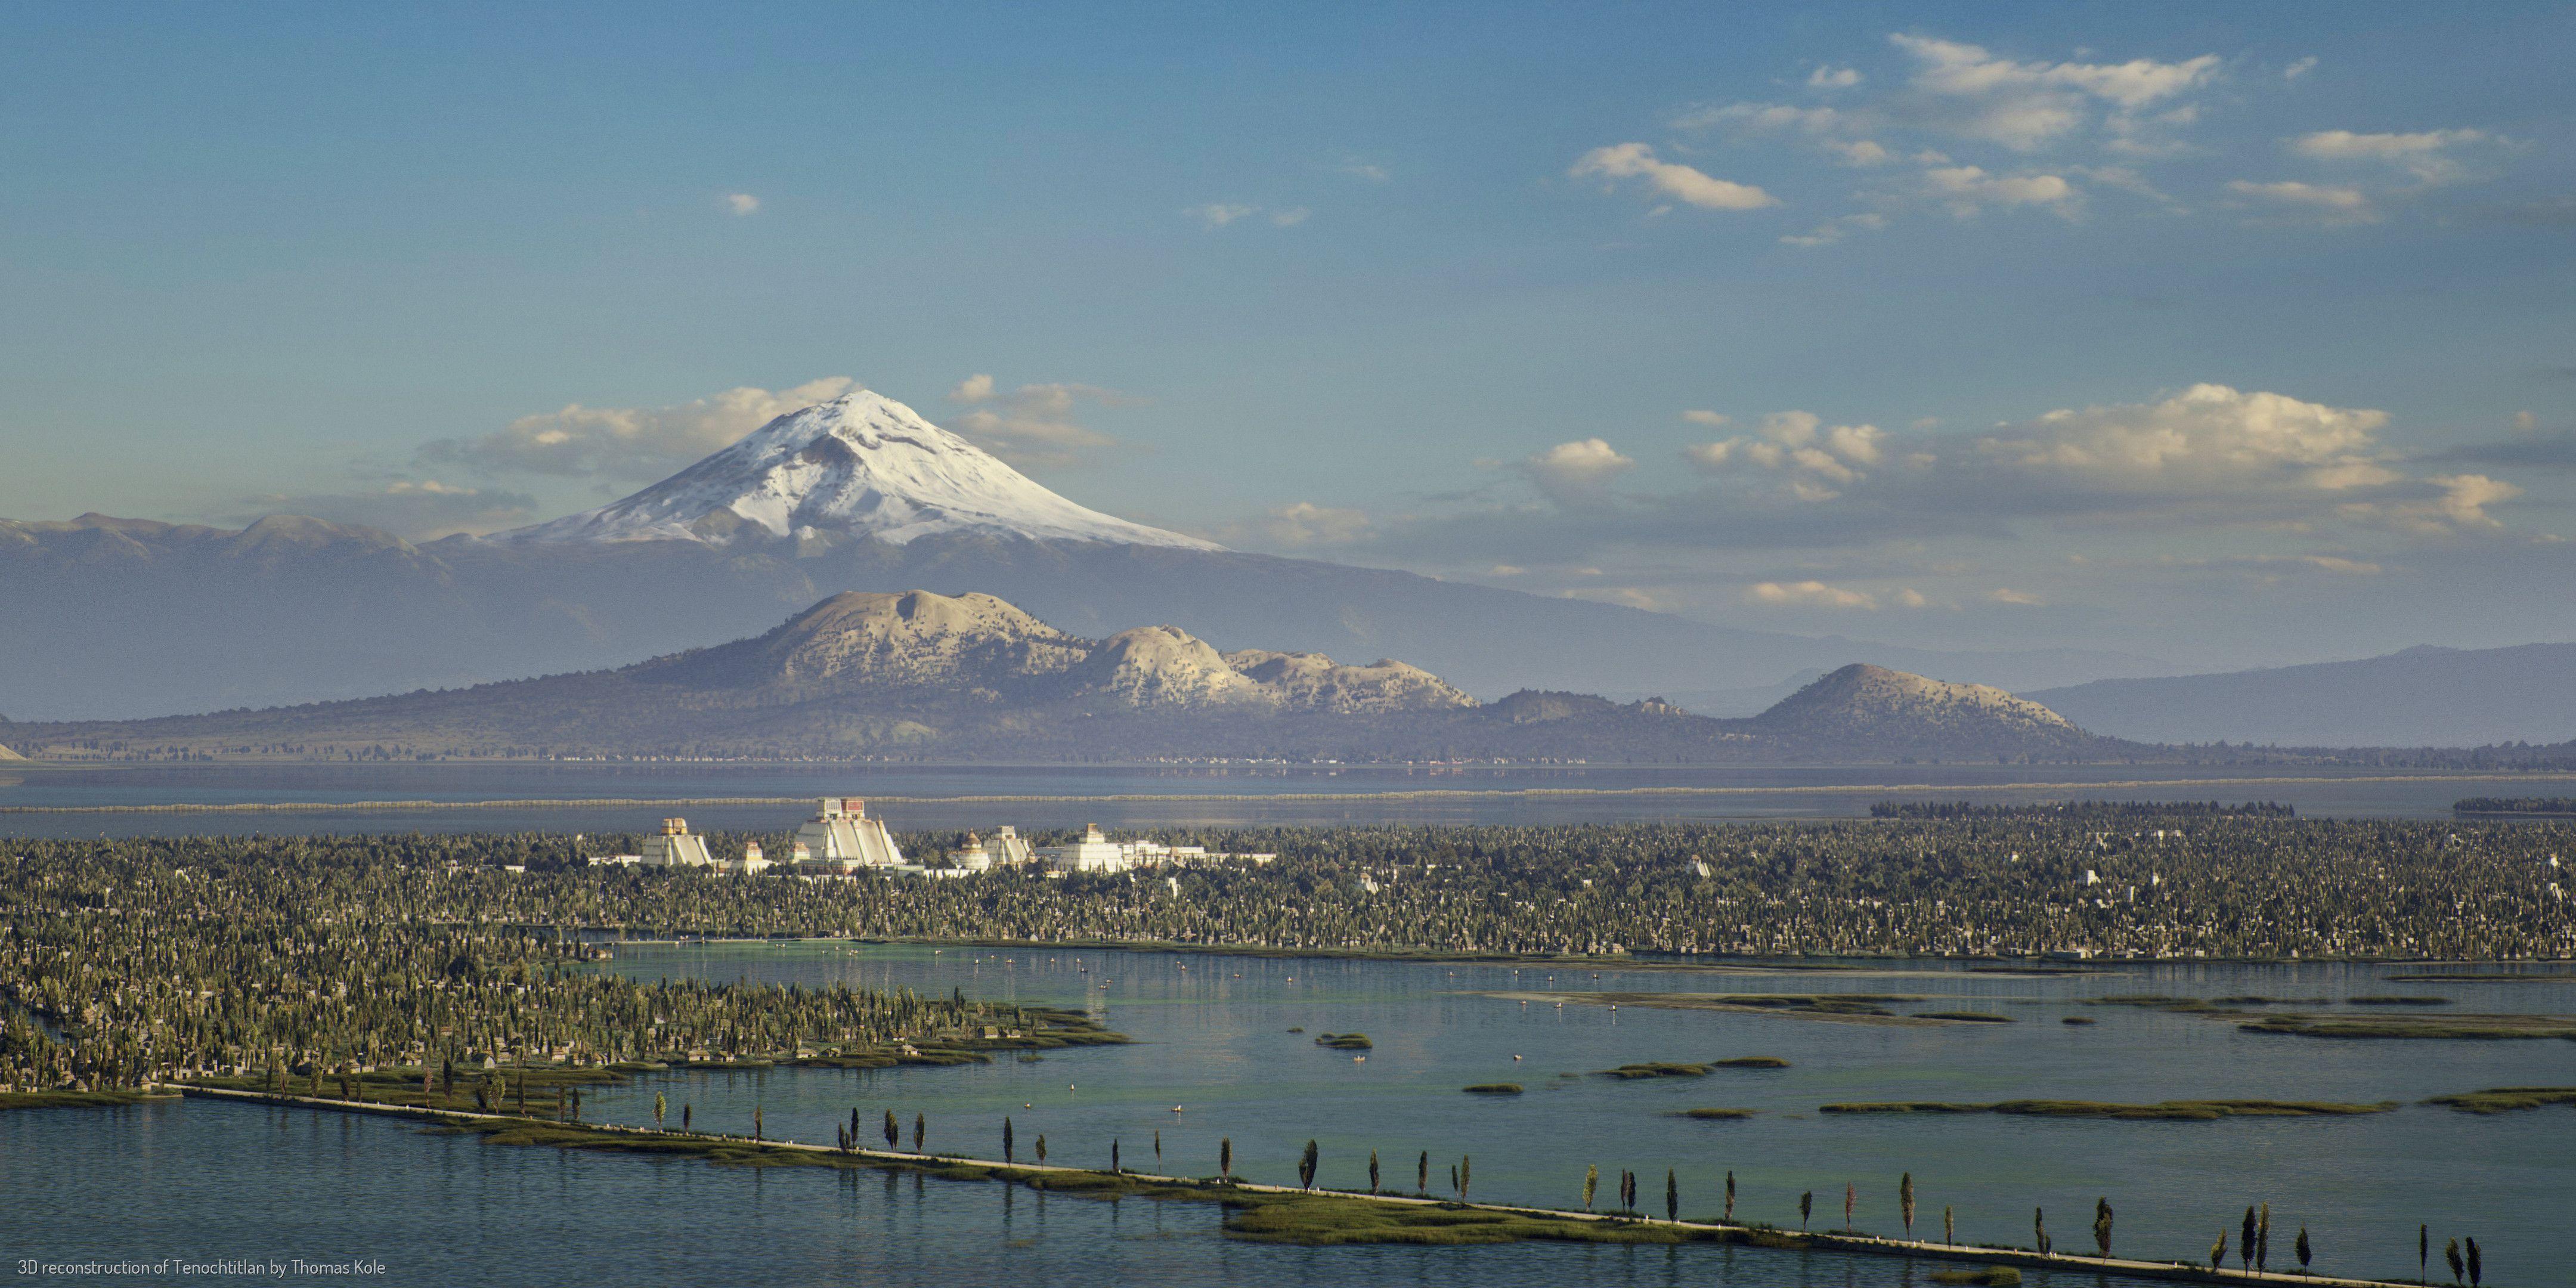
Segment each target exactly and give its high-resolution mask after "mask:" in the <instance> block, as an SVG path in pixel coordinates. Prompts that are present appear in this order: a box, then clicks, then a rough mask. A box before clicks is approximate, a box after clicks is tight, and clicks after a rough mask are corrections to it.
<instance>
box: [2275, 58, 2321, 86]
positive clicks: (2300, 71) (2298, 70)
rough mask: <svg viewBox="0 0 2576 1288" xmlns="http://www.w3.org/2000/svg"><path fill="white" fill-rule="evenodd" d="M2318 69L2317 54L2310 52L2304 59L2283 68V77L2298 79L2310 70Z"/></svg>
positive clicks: (2285, 78)
mask: <svg viewBox="0 0 2576 1288" xmlns="http://www.w3.org/2000/svg"><path fill="white" fill-rule="evenodd" d="M2316 69H2317V59H2316V55H2314V54H2310V55H2308V56H2307V57H2305V58H2302V59H2300V60H2299V61H2297V62H2295V63H2292V64H2290V65H2289V66H2287V67H2284V68H2282V69H2281V79H2283V80H2297V79H2298V78H2300V77H2302V76H2305V75H2307V74H2308V73H2309V72H2312V71H2315V70H2316Z"/></svg>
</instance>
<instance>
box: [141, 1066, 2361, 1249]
mask: <svg viewBox="0 0 2576 1288" xmlns="http://www.w3.org/2000/svg"><path fill="white" fill-rule="evenodd" d="M168 1085H169V1087H170V1088H171V1089H175V1090H176V1091H177V1092H178V1093H179V1094H180V1095H181V1096H183V1097H189V1098H196V1099H208V1100H219V1101H230V1102H234V1103H243V1104H261V1105H269V1106H274V1107H282V1108H290V1109H297V1108H300V1109H310V1110H313V1111H315V1112H320V1111H324V1110H331V1111H336V1112H340V1113H362V1114H373V1115H376V1116H379V1117H389V1118H400V1119H406V1120H410V1121H414V1122H425V1123H430V1124H434V1125H438V1126H443V1127H448V1128H452V1129H461V1130H469V1131H478V1132H481V1133H483V1134H484V1135H486V1136H487V1137H498V1136H500V1135H502V1134H504V1133H506V1132H509V1131H513V1130H533V1131H538V1132H543V1133H547V1134H550V1135H554V1136H556V1137H557V1139H553V1140H542V1139H541V1140H532V1141H527V1142H517V1143H530V1144H547V1145H552V1146H553V1147H555V1148H563V1149H579V1148H593V1149H606V1150H612V1151H617V1152H624V1153H635V1154H642V1155H661V1156H670V1155H675V1154H678V1155H688V1154H697V1155H699V1156H702V1157H707V1158H709V1160H710V1161H716V1162H724V1161H755V1160H727V1159H724V1158H721V1157H716V1156H715V1155H716V1152H717V1151H719V1150H731V1151H736V1152H740V1151H751V1152H753V1153H754V1154H755V1155H756V1154H758V1153H767V1152H778V1153H784V1154H787V1155H790V1156H792V1157H794V1159H795V1161H796V1162H799V1163H805V1164H807V1165H820V1166H845V1167H846V1166H856V1167H870V1168H878V1169H885V1170H895V1171H911V1172H916V1173H920V1174H923V1175H927V1176H930V1177H933V1178H936V1179H942V1180H952V1181H1000V1182H1002V1183H1004V1184H1021V1185H1029V1186H1031V1187H1032V1188H1035V1189H1040V1190H1055V1189H1062V1190H1064V1191H1065V1192H1066V1193H1068V1194H1070V1195H1072V1196H1075V1197H1084V1196H1092V1197H1106V1198H1111V1199H1116V1198H1121V1197H1129V1196H1134V1197H1146V1198H1155V1199H1163V1200H1180V1201H1196V1202H1206V1203H1221V1204H1227V1205H1228V1206H1245V1205H1241V1204H1235V1203H1232V1202H1230V1200H1233V1199H1237V1198H1244V1197H1257V1198H1265V1199H1270V1200H1274V1201H1290V1202H1304V1203H1335V1202H1339V1203H1349V1204H1363V1205H1371V1206H1373V1207H1376V1208H1377V1209H1379V1210H1381V1211H1395V1212H1404V1211H1411V1212H1421V1211H1424V1210H1443V1211H1450V1212H1475V1213H1484V1214H1490V1215H1493V1216H1495V1217H1499V1218H1516V1219H1520V1220H1523V1221H1533V1222H1544V1223H1554V1224H1558V1225H1562V1226H1564V1227H1566V1228H1567V1229H1569V1230H1582V1231H1599V1235H1598V1237H1597V1241H1601V1242H1652V1243H1682V1242H1706V1243H1718V1244H1730V1245H1736V1246H1748V1247H1764V1248H1772V1249H1777V1250H1781V1251H1826V1252H1841V1253H1849V1254H1855V1255H1861V1256H1876V1257H1897V1258H1904V1259H1907V1260H1918V1259H1919V1260H1927V1261H1936V1262H1948V1263H1958V1264H1984V1265H1990V1266H2012V1267H2015V1268H2023V1269H2041V1270H2056V1271H2063V1272H2069V1273H2081V1274H2091V1275H2097V1276H2098V1275H2105V1274H2116V1275H2123V1276H2127V1277H2129V1278H2134V1279H2152V1280H2163V1281H2167V1282H2178V1283H2200V1284H2230V1283H2234V1284H2285V1285H2286V1284H2305V1285H2311V1286H2313V1288H2388V1286H2389V1285H2392V1284H2398V1283H2405V1282H2408V1281H2405V1280H2396V1279H2365V1278H2354V1277H2344V1276H2336V1275H2328V1274H2294V1273H2291V1272H2288V1271H2268V1272H2265V1271H2255V1272H2246V1271H2235V1270H2217V1271H2213V1270H2211V1269H2209V1268H2208V1267H2206V1266H2202V1265H2198V1264H2194V1263H2187V1262H2180V1261H2142V1260H2135V1259H2130V1258H2120V1257H2108V1258H2106V1257H2095V1256H2083V1255H2080V1254H2075V1253H2063V1252H2050V1253H2042V1252H2036V1251H2032V1250H2030V1249H2025V1248H1999V1247H1982V1246H1976V1245H1969V1244H1944V1243H1934V1242H1930V1241H1927V1240H1914V1239H1902V1238H1886V1237H1882V1236H1878V1235H1868V1234H1859V1233H1841V1232H1835V1231H1821V1230H1820V1231H1801V1230H1784V1229H1778V1228H1774V1227H1770V1226H1757V1225H1739V1224H1732V1223H1727V1222H1721V1221H1705V1220H1702V1221H1657V1220H1654V1219H1652V1218H1650V1217H1639V1216H1634V1215H1629V1214H1623V1213H1604V1212H1575V1211H1566V1210H1562V1209H1556V1208H1542V1207H1531V1206H1526V1205H1521V1204H1509V1203H1480V1202H1472V1201H1467V1200H1457V1199H1436V1198H1430V1197H1427V1196H1415V1195H1403V1194H1363V1193H1359V1192H1356V1191H1350V1190H1332V1189H1312V1190H1310V1189H1300V1188H1298V1187H1295V1186H1287V1185H1267V1184H1261V1183H1258V1182H1252V1181H1233V1180H1225V1181H1219V1180H1211V1179H1207V1178H1191V1177H1178V1176H1163V1175H1157V1174H1153V1173H1147V1172H1137V1171H1119V1172H1114V1173H1113V1172H1105V1171H1100V1170H1098V1169H1094V1168H1081V1167H1064V1166H1050V1165H1046V1164H1032V1163H1018V1162H1003V1161H1000V1160H995V1159H980V1158H970V1157H965V1156H962V1155H951V1154H906V1153H900V1152H894V1151H887V1150H877V1149H864V1148H853V1149H847V1150H844V1149H840V1148H836V1147H832V1146H825V1145H813V1144H806V1143H804V1142H800V1141H794V1140H783V1139H782V1140H752V1139H749V1138H746V1137H740V1136H725V1135H715V1134H711V1133H704V1132H675V1131H669V1130H666V1129H647V1128H643V1127H628V1126H622V1125H614V1124H592V1123H563V1122H555V1121H550V1120H547V1119H542V1118H529V1117H524V1116H521V1115H514V1114H493V1113H474V1112H468V1111H460V1110H445V1109H426V1108H420V1107H416V1106H410V1105H389V1104H379V1103H375V1102H372V1101H352V1100H339V1099H335V1098H331V1097H320V1096H298V1095H292V1094H286V1095H279V1094H273V1093H269V1092H259V1091H237V1090H233V1089H231V1088H225V1087H208V1086H200V1085H197V1084H194V1083H174V1084H168ZM566 1137H569V1138H566ZM503 1143H512V1142H503ZM1051 1181H1061V1182H1067V1184H1063V1185H1051V1184H1049V1182H1051ZM1226 1233H1227V1234H1232V1235H1238V1236H1242V1235H1244V1234H1245V1232H1243V1231H1239V1230H1236V1229H1235V1228H1233V1227H1232V1226H1229V1227H1228V1229H1227V1231H1226ZM1667 1236H1668V1237H1667ZM1249 1237H1255V1238H1258V1237H1260V1236H1259V1235H1258V1234H1257V1233H1253V1234H1250V1235H1249ZM1592 1237H1593V1236H1590V1235H1588V1234H1587V1235H1572V1234H1563V1235H1557V1236H1554V1238H1559V1239H1566V1238H1572V1239H1589V1238H1592ZM1550 1238H1551V1236H1549V1235H1547V1234H1522V1235H1519V1236H1518V1237H1516V1238H1515V1239H1514V1240H1513V1241H1523V1240H1527V1239H1542V1240H1545V1239H1550ZM1284 1241H1286V1242H1292V1243H1293V1242H1299V1240H1297V1239H1295V1238H1293V1237H1291V1238H1289V1239H1286V1240H1284ZM1382 1241H1386V1242H1405V1241H1406V1240H1400V1239H1399V1240H1382ZM1322 1246H1345V1245H1343V1244H1324V1245H1322Z"/></svg>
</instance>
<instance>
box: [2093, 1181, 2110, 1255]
mask: <svg viewBox="0 0 2576 1288" xmlns="http://www.w3.org/2000/svg"><path fill="white" fill-rule="evenodd" d="M2093 1246H2094V1247H2097V1248H2100V1249H2101V1250H2102V1259H2103V1260H2104V1261H2108V1260H2110V1259H2111V1197H2110V1196H2109V1195H2107V1194H2106V1195H2104V1196H2102V1197H2101V1198H2098V1199H2095V1200H2093Z"/></svg>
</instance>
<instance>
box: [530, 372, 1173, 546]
mask: <svg viewBox="0 0 2576 1288" xmlns="http://www.w3.org/2000/svg"><path fill="white" fill-rule="evenodd" d="M958 531H984V532H995V533H1008V534H1013V535H1017V536H1023V537H1032V538H1037V539H1040V540H1050V541H1106V542H1119V543H1124V544H1128V545H1140V546H1178V547H1183V548H1186V549H1191V550H1218V549H1222V547H1220V546H1218V545H1216V544H1215V543H1213V542H1208V541H1201V540H1199V539H1198V538H1196V537H1185V536H1182V535H1181V534H1180V533H1177V532H1166V531H1164V530H1163V529H1161V528H1149V527H1147V526H1145V525H1144V524H1141V523H1130V522H1128V521H1127V520H1125V519H1120V518H1115V517H1112V516H1110V515H1106V514H1102V513H1100V512H1099V511H1097V510H1091V509H1086V508H1084V507H1082V506H1079V505H1076V504H1074V503H1073V502H1071V501H1068V500H1066V499H1064V498H1063V497H1060V496H1057V495H1056V494H1055V493H1053V492H1050V491H1048V490H1047V489H1046V488H1044V487H1041V486H1039V485H1038V484H1037V483H1036V482H1035V481H1034V480H1032V479H1030V478H1029V477H1028V476H1027V475H1024V474H1022V473H1020V472H1019V471H1018V470H1015V469H1012V468H1011V467H1010V466H1008V465H1005V464H1003V463H1002V462H1001V461H1000V460H998V459H996V458H995V457H994V456H993V455H992V454H991V453H989V452H986V451H985V450H983V449H982V448H979V447H977V446H975V445H974V444H972V443H969V442H967V441H966V440H965V439H962V438H959V437H958V436H957V435H955V434H952V433H949V432H948V431H947V430H944V429H941V428H940V427H938V426H937V425H933V424H931V423H930V422H929V421H927V420H924V419H922V418H921V415H920V413H918V412H915V411H914V410H913V409H912V408H910V407H907V406H904V405H903V404H902V403H899V402H896V401H894V400H893V399H891V398H887V397H885V396H883V395H881V394H877V393H874V392H871V391H868V390H864V389H861V390H854V391H852V392H850V393H847V394H844V395H842V396H840V397H838V398H835V399H833V400H831V401H830V402H826V403H817V404H815V405H814V406H811V407H807V408H805V409H804V410H802V411H795V412H789V413H788V414H786V415H784V416H781V417H779V418H778V419H776V420H773V421H771V422H769V423H768V424H766V425H763V426H761V427H760V428H759V429H756V430H754V431H752V432H751V434H749V435H748V436H746V437H745V438H743V439H742V440H741V441H740V442H737V443H735V444H734V445H733V446H731V447H728V448H725V449H724V450H722V451H720V452H717V453H715V454H714V455H712V456H709V457H707V458H706V459H705V460H702V461H700V462H698V463H697V464H695V465H692V466H690V467H689V468H687V469H685V470H682V471H680V472H679V473H677V474H674V475H672V476H671V477H669V478H667V479H664V480H662V481H661V482H659V483H656V484H654V485H653V486H651V487H648V488H646V489H644V490H643V491H641V492H638V493H636V494H635V495H633V496H630V497H627V498H625V499H624V500H621V501H618V502H615V503H614V504H610V505H605V506H602V507H600V508H599V509H596V510H591V511H588V512H586V513H582V514H575V515H568V516H566V517H564V518H561V519H556V520H554V521H552V522H550V523H540V524H537V525H535V526H533V527H526V528H517V529H514V530H512V531H509V532H503V533H499V534H496V535H495V536H493V537H492V538H491V540H494V541H502V542H511V543H528V542H582V541H696V542H701V543H704V544H707V545H730V544H733V543H735V542H737V541H741V540H744V539H746V538H750V539H755V540H760V539H775V538H781V537H795V538H798V539H800V540H801V539H811V538H815V537H818V536H820V537H824V538H827V539H828V538H832V537H841V538H857V537H873V538H875V539H877V540H879V541H884V542H888V543H891V544H894V545H902V544H904V543H906V542H908V541H911V540H913V539H914V538H916V537H925V536H929V535H931V534H932V533H938V532H958Z"/></svg>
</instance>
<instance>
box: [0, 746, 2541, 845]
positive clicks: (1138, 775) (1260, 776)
mask: <svg viewBox="0 0 2576 1288" xmlns="http://www.w3.org/2000/svg"><path fill="white" fill-rule="evenodd" d="M2571 783H2576V776H2571V775H2565V774H2558V775H2537V776H2535V775H2475V774H2456V773H2443V772H2439V771H2422V772H2418V771H2393V772H2389V771H2377V772H2356V771H2350V770H2318V769H2298V768H2290V769H2282V768H2278V767H2263V766H2256V767H2242V768H2230V767H2211V766H2194V765H1859V766H1796V765H1791V766H1759V765H1752V766H1718V767H1709V766H1698V767H1691V766H1673V767H1664V766H1623V765H1599V766H1554V767H1544V768H1541V767H1508V768H1506V767H1496V766H1456V767H1442V768H1438V769H1433V768H1429V767H1411V768H1408V767H1403V766H1392V767H1376V766H1224V767H1178V766H1172V767H1154V766H1072V765H1052V766H1008V765H996V766H934V765H914V766H877V765H870V766H820V767H817V766H777V765H624V766H617V765H581V764H526V765H512V764H502V765H489V764H486V765H477V764H384V765H327V764H277V765H98V766H74V767H37V768H12V769H10V770H8V771H6V772H0V807H10V806H21V807H23V806H35V807H52V808H61V807H73V808H93V809H94V808H97V807H102V806H133V805H165V804H183V803H184V804H199V805H229V804H244V803H259V804H273V803H280V802H301V803H331V804H347V803H352V802H368V801H387V800H397V801H433V802H444V803H448V804H449V805H450V806H452V807H451V808H445V809H440V808H408V809H399V810H333V811H329V812H319V813H271V812H258V813H233V814H209V813H173V814H146V813H120V812H100V813H66V814H6V813H0V837H5V836H53V837H78V836H101V835H105V836H182V835H194V834H223V835H242V834H251V833H259V834H265V835H279V834H301V833H360V832H409V831H425V832H469V831H470V832H483V831H491V832H507V831H555V832H614V831H635V830H639V829H650V828H651V827H653V826H654V825H655V824H656V823H658V821H659V820H660V819H661V818H662V817H663V816H664V815H665V814H667V813H669V812H670V811H669V810H668V809H665V808H662V807H659V806H655V805H650V804H647V805H606V804H602V805H597V806H590V805H580V804H572V805H549V806H542V807H508V808H491V807H481V808H465V807H464V806H465V805H467V804H468V803H470V802H474V801H494V800H505V801H506V800H548V801H553V800H566V801H581V800H585V799H598V800H606V799H634V800H646V801H651V800H668V799H684V798H691V797H696V798H722V797H793V798H804V797H817V796H825V795H832V796H839V795H860V796H868V797H874V798H880V809H879V812H880V813H882V814H883V815H885V816H886V817H887V818H888V819H889V820H890V821H891V822H892V823H893V825H894V826H895V827H896V828H897V829H906V828H925V829H927V828H985V829H990V828H991V827H992V826H994V825H996V824H1001V823H1014V824H1017V825H1019V826H1020V827H1022V828H1024V829H1026V828H1036V827H1071V826H1080V825H1081V824H1083V823H1090V822H1096V823H1100V824H1103V825H1106V826H1112V827H1186V826H1233V825H1267V824H1333V823H1578V822H1605V821H1606V822H1620V821H1633V820H1640V819H1729V818H1733V819H1760V818H1852V817H1858V816H1862V815H1865V814H1867V813H1868V811H1869V807H1870V805H1871V804H1872V803H1873V802H1876V801H1880V800H1885V799H1888V798H1890V797H1901V798H1906V799H1920V798H1926V797H1930V798H1942V799H1947V798H1952V797H1955V796H1964V797H1971V798H1973V799H1975V800H1978V801H1982V802H1986V803H2021V802H2030V801H2045V800H2066V799H2069V798H2114V799H2120V800H2213V799H2224V800H2227V801H2231V802H2234V801H2245V800H2275V801H2282V802H2285V803H2288V804H2291V805H2294V806H2296V807H2297V808H2298V809H2299V811H2300V812H2301V813H2302V814H2307V815H2311V816H2323V817H2348V818H2349V817H2404V818H2433V817H2448V816H2449V814H2450V810H2451V803H2452V802H2453V801H2456V800H2458V799H2460V798H2461V797H2463V796H2499V795H2501V796H2514V795H2558V794H2564V793H2565V792H2566V791H2567V790H2569V789H2570V784H2571ZM1639 788H1646V789H1658V790H1654V791H1650V792H1642V793H1637V794H1624V795H1524V796H1492V795H1485V796H1456V795H1422V794H1419V793H1455V792H1508V791H1520V790H1528V789H1540V790H1548V789H1575V790H1577V791H1584V790H1590V791H1610V792H1627V791H1631V790H1632V789H1639ZM1675 789H1679V790H1675ZM1318 795H1321V796H1326V797H1332V798H1334V799H1314V798H1313V797H1315V796H1318ZM977 796H981V797H991V796H1027V797H1046V798H1051V799H1043V800H1021V801H965V800H953V799H940V798H950V797H977ZM1121 796H1156V797H1179V798H1182V799H1163V800H1118V799H1110V798H1114V797H1121ZM1299 797H1308V799H1298V798H1299ZM885 798H892V799H885ZM906 798H917V799H906ZM1354 798H1356V799H1354ZM687 813H688V817H689V820H690V822H691V824H692V825H693V826H695V827H696V828H697V829H698V830H699V831H716V830H727V829H732V830H783V829H786V828H791V827H793V826H795V824H796V823H797V822H798V821H800V820H801V819H802V818H803V816H804V815H803V813H802V811H801V810H800V809H799V808H798V807H796V806H793V805H787V806H780V805H693V806H690V807H688V811H687Z"/></svg>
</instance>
